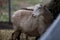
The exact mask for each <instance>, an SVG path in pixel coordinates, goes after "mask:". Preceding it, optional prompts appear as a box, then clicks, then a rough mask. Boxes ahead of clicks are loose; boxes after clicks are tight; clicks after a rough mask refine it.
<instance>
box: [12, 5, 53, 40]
mask: <svg viewBox="0 0 60 40" xmlns="http://www.w3.org/2000/svg"><path fill="white" fill-rule="evenodd" d="M52 20H53V15H52V13H51V12H49V11H48V10H47V8H46V7H45V6H42V5H40V4H38V5H36V6H35V8H34V11H29V10H18V11H16V12H15V13H14V14H13V15H12V23H13V25H14V30H15V31H14V32H13V33H12V40H16V39H17V40H20V34H21V33H22V32H23V33H25V34H26V35H28V36H32V37H34V36H35V37H38V36H40V35H42V34H43V33H44V32H45V30H46V29H47V28H48V27H49V25H50V24H51V23H52ZM36 39H37V38H36Z"/></svg>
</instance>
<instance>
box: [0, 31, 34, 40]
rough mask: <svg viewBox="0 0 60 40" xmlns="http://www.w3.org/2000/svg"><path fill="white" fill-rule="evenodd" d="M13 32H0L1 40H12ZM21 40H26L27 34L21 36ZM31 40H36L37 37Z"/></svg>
mask: <svg viewBox="0 0 60 40" xmlns="http://www.w3.org/2000/svg"><path fill="white" fill-rule="evenodd" d="M13 32H14V31H13V30H0V40H11V34H12V33H13ZM21 40H26V39H25V34H23V33H22V34H21ZM29 40H35V37H29Z"/></svg>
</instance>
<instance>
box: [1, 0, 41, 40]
mask: <svg viewBox="0 0 60 40" xmlns="http://www.w3.org/2000/svg"><path fill="white" fill-rule="evenodd" d="M8 1H9V0H0V22H1V21H3V22H9V2H8ZM39 1H40V0H11V8H12V10H11V14H13V12H15V11H17V10H19V9H20V8H24V7H29V6H32V5H35V4H37V3H39ZM0 27H1V26H0ZM13 31H14V30H10V29H0V40H10V37H11V34H12V32H13ZM22 37H24V35H22ZM24 38H25V37H24ZM21 39H22V38H21ZM31 39H32V40H34V38H31ZM22 40H24V39H22Z"/></svg>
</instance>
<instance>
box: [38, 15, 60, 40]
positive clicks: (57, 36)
mask: <svg viewBox="0 0 60 40" xmlns="http://www.w3.org/2000/svg"><path fill="white" fill-rule="evenodd" d="M38 40H60V14H59V15H58V17H57V18H56V20H55V21H54V22H53V24H52V25H51V26H50V27H49V28H48V29H47V31H46V32H45V33H44V34H43V35H42V36H41V37H40V38H39V39H38Z"/></svg>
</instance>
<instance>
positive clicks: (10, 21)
mask: <svg viewBox="0 0 60 40" xmlns="http://www.w3.org/2000/svg"><path fill="white" fill-rule="evenodd" d="M8 1H9V23H11V0H8Z"/></svg>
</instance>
